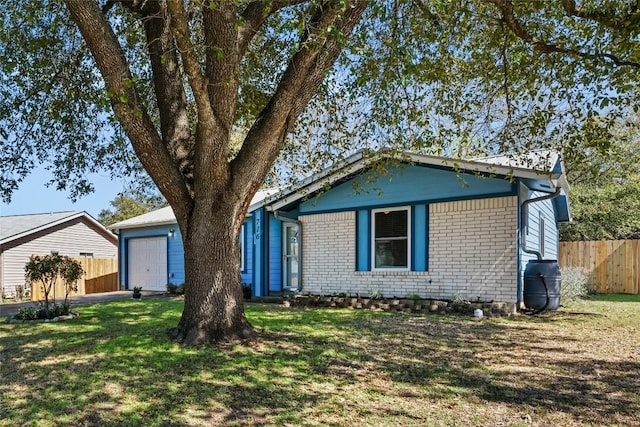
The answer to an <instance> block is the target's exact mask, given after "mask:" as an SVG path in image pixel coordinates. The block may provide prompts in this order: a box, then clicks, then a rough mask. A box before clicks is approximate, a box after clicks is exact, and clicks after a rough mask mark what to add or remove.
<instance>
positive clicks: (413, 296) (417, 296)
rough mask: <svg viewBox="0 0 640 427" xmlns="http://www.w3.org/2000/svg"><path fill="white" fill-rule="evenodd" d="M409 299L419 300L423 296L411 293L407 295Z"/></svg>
mask: <svg viewBox="0 0 640 427" xmlns="http://www.w3.org/2000/svg"><path fill="white" fill-rule="evenodd" d="M407 299H410V300H414V301H417V300H419V299H422V298H421V297H420V295H418V294H409V295H407Z"/></svg>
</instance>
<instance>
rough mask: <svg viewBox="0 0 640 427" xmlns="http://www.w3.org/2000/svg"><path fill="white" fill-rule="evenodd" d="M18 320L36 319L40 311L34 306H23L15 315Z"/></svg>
mask: <svg viewBox="0 0 640 427" xmlns="http://www.w3.org/2000/svg"><path fill="white" fill-rule="evenodd" d="M15 318H16V319H18V320H36V319H37V318H38V312H37V311H36V309H35V308H34V307H22V308H21V309H20V310H18V313H17V314H16V316H15Z"/></svg>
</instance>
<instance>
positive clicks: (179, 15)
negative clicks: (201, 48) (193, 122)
mask: <svg viewBox="0 0 640 427" xmlns="http://www.w3.org/2000/svg"><path fill="white" fill-rule="evenodd" d="M167 9H168V10H169V13H170V15H171V26H172V30H173V36H174V37H175V40H176V45H177V46H178V49H179V51H180V56H181V57H182V64H183V65H184V69H185V72H186V74H187V78H188V80H189V85H190V86H191V90H192V92H193V96H194V98H195V101H196V105H197V108H198V118H199V120H198V121H199V122H201V123H207V122H212V121H213V120H214V119H215V117H214V115H213V110H212V108H211V104H210V102H209V98H208V96H207V84H208V81H207V79H206V77H205V76H204V75H203V73H202V69H201V67H200V64H199V63H198V57H197V55H196V49H195V46H194V45H193V41H192V40H191V32H190V31H189V18H188V17H187V13H186V11H185V10H184V4H183V2H182V1H181V0H167Z"/></svg>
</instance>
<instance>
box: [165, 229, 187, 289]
mask: <svg viewBox="0 0 640 427" xmlns="http://www.w3.org/2000/svg"><path fill="white" fill-rule="evenodd" d="M171 229H172V230H174V235H173V237H169V238H168V242H169V243H168V246H167V257H168V260H167V268H168V269H169V282H170V283H173V284H174V285H179V284H181V283H184V246H182V234H181V233H180V229H179V228H178V226H177V225H175V226H173V227H171Z"/></svg>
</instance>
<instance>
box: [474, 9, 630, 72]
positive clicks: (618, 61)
mask: <svg viewBox="0 0 640 427" xmlns="http://www.w3.org/2000/svg"><path fill="white" fill-rule="evenodd" d="M485 1H486V2H487V3H492V4H494V5H495V6H497V7H498V9H500V12H501V14H502V19H503V21H504V22H505V24H506V25H507V27H508V28H509V29H510V30H511V32H513V34H515V35H516V36H517V37H518V38H520V39H521V40H522V41H524V42H526V43H528V44H529V45H531V47H533V49H534V50H536V51H538V52H540V53H543V54H549V53H562V54H565V55H569V56H574V57H576V58H582V59H593V60H599V59H607V60H609V61H611V62H612V63H613V64H615V65H616V66H619V67H623V66H629V67H634V68H640V63H638V62H635V61H627V60H624V59H622V58H620V57H619V56H617V55H614V54H612V53H606V52H595V53H590V52H584V51H581V50H578V49H572V48H567V47H564V46H558V45H556V44H552V43H548V42H546V41H544V40H540V39H538V38H536V37H534V36H532V35H531V34H530V33H528V32H527V30H525V28H524V27H523V26H522V24H521V23H520V21H518V19H517V18H516V16H515V12H514V7H513V3H512V2H511V1H509V0H485Z"/></svg>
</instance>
